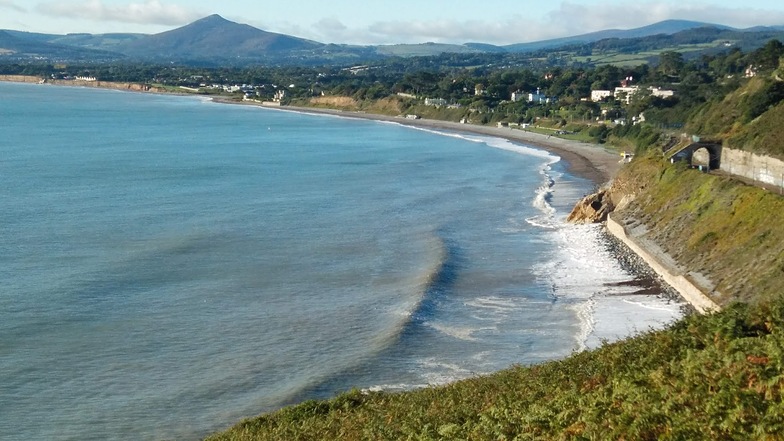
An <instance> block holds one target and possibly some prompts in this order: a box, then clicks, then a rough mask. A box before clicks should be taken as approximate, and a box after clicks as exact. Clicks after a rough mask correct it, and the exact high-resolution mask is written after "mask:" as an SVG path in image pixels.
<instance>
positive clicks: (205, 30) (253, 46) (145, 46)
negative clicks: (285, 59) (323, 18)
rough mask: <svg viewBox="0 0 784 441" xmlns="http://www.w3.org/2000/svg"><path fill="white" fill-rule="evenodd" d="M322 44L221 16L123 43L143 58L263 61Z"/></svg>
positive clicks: (124, 48) (122, 47) (123, 48)
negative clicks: (275, 54)
mask: <svg viewBox="0 0 784 441" xmlns="http://www.w3.org/2000/svg"><path fill="white" fill-rule="evenodd" d="M322 46H324V45H323V44H322V43H318V42H315V41H310V40H305V39H302V38H296V37H291V36H288V35H283V34H275V33H272V32H266V31H262V30H261V29H257V28H254V27H253V26H249V25H245V24H238V23H234V22H232V21H229V20H226V19H224V18H223V17H221V16H219V15H210V16H209V17H205V18H202V19H201V20H197V21H195V22H193V23H191V24H189V25H186V26H183V27H181V28H177V29H174V30H171V31H167V32H163V33H160V34H155V35H149V36H146V37H143V38H140V39H137V40H134V41H130V42H127V43H124V44H121V45H120V46H119V48H118V50H120V51H121V52H122V53H124V54H126V55H128V56H131V57H134V58H144V59H161V58H164V59H172V60H188V59H219V60H222V59H229V58H263V57H264V56H265V55H267V54H269V53H281V52H287V51H302V50H309V49H316V48H318V47H322Z"/></svg>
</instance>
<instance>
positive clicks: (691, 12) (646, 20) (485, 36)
mask: <svg viewBox="0 0 784 441" xmlns="http://www.w3.org/2000/svg"><path fill="white" fill-rule="evenodd" d="M667 19H682V20H693V21H701V22H707V23H716V24H723V25H728V26H733V27H738V28H744V27H751V26H757V25H763V26H764V25H782V24H784V12H783V11H780V10H779V11H774V10H765V9H752V8H741V7H738V8H728V7H720V6H716V5H708V4H700V3H697V4H695V3H688V2H681V3H675V4H673V3H670V2H664V1H649V2H643V3H634V2H620V1H617V0H605V1H603V2H599V3H591V4H578V3H572V2H569V1H566V2H562V3H561V4H560V5H559V6H558V7H557V8H556V9H554V10H552V11H550V12H548V13H546V14H545V15H544V16H541V17H535V16H530V15H526V16H521V15H514V16H508V15H507V16H505V17H504V18H502V19H499V20H488V19H482V20H462V21H461V20H429V21H428V20H420V21H416V20H406V21H402V20H401V21H379V22H376V23H373V24H371V25H369V26H363V27H346V26H345V25H343V24H342V23H341V22H339V21H338V20H336V19H323V20H321V21H319V22H318V23H316V24H314V25H313V26H312V27H311V28H309V29H303V28H302V27H300V26H296V27H295V26H289V27H287V29H286V31H295V30H296V31H297V32H299V34H295V35H298V36H303V37H306V38H313V39H315V40H318V41H323V42H334V43H352V44H394V43H424V42H428V41H432V42H437V43H457V44H462V43H467V42H481V43H491V44H499V45H503V44H512V43H524V42H530V41H538V40H547V39H551V38H558V37H568V36H574V35H580V34H585V33H589V32H594V31H600V30H605V29H632V28H636V27H640V26H645V25H649V24H653V23H656V22H659V21H662V20H667ZM295 28H296V29H295ZM283 32H285V31H283Z"/></svg>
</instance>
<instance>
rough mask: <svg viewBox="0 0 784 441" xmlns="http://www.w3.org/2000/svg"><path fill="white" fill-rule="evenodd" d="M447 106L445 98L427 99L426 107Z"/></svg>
mask: <svg viewBox="0 0 784 441" xmlns="http://www.w3.org/2000/svg"><path fill="white" fill-rule="evenodd" d="M447 104H448V102H447V100H445V99H443V98H425V105H426V106H446V105H447Z"/></svg>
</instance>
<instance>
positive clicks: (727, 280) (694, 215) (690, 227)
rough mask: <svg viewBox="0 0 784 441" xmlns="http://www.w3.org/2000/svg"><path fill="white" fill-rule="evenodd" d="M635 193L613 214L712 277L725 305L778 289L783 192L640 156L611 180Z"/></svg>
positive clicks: (783, 272) (782, 277) (782, 263)
mask: <svg viewBox="0 0 784 441" xmlns="http://www.w3.org/2000/svg"><path fill="white" fill-rule="evenodd" d="M617 181H618V182H619V183H623V185H625V186H626V187H628V188H635V189H637V190H636V191H637V192H638V196H637V199H636V200H635V203H634V204H632V205H631V206H630V207H629V208H627V209H624V210H621V211H620V212H618V213H617V215H619V216H622V217H623V218H625V219H637V220H639V221H641V222H642V223H644V224H646V225H648V226H649V227H650V228H651V229H652V233H651V235H652V238H653V239H654V240H655V241H656V242H657V243H658V244H660V245H661V246H662V247H663V248H664V249H665V250H666V251H667V252H668V254H670V255H671V256H673V257H675V258H676V260H678V262H679V263H680V264H682V265H683V266H684V267H686V268H687V269H688V270H689V271H694V272H699V273H702V274H704V275H705V276H707V277H708V278H709V279H710V280H712V281H713V282H714V283H715V284H716V288H717V290H718V291H719V292H720V293H722V294H723V295H722V296H721V297H718V298H715V299H714V300H716V301H717V302H719V303H720V304H723V305H726V304H728V303H729V302H730V301H732V300H741V301H745V302H758V301H761V300H764V299H769V298H773V297H774V296H776V295H777V294H780V293H784V252H782V248H781V244H782V243H784V223H781V222H779V221H778V220H777V219H778V214H779V213H784V198H782V197H780V196H779V195H777V194H774V193H770V192H768V191H765V190H762V189H759V188H757V187H753V186H748V185H744V184H742V183H739V182H738V181H735V180H732V179H730V178H727V177H723V176H715V175H707V174H703V173H699V172H697V171H695V170H689V169H686V168H685V167H684V166H682V165H681V166H678V165H670V164H667V165H665V164H663V163H662V162H661V161H659V160H656V159H652V158H640V160H639V161H637V162H636V164H635V167H634V168H633V169H630V170H628V171H627V172H626V173H622V174H621V175H620V176H619V177H618V180H617Z"/></svg>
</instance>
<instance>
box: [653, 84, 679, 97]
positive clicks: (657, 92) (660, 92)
mask: <svg viewBox="0 0 784 441" xmlns="http://www.w3.org/2000/svg"><path fill="white" fill-rule="evenodd" d="M650 91H651V95H653V96H655V97H658V98H671V97H673V96H675V91H674V90H668V89H662V88H660V87H651V88H650Z"/></svg>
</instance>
